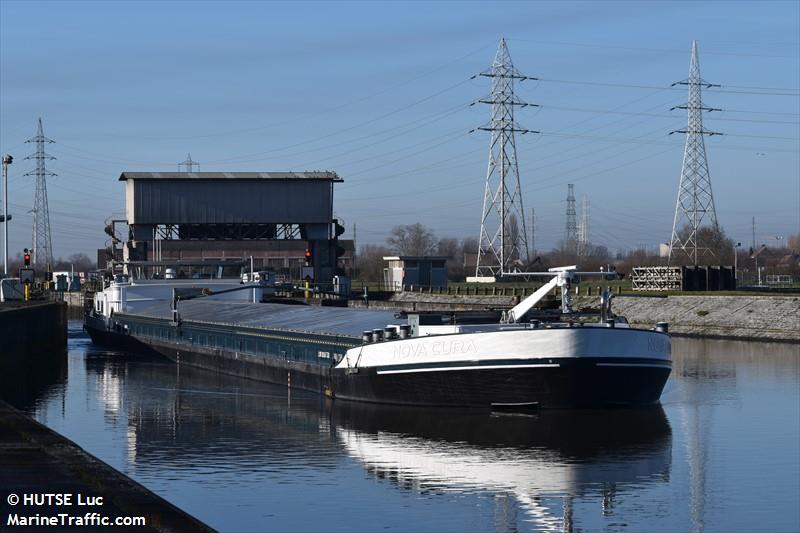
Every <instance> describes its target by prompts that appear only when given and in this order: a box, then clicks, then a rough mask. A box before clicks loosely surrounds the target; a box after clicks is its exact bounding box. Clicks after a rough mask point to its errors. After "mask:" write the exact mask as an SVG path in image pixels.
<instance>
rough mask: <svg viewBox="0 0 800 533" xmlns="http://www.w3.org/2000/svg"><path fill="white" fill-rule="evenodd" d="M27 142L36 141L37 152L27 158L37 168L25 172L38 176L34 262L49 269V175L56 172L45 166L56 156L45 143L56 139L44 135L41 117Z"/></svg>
mask: <svg viewBox="0 0 800 533" xmlns="http://www.w3.org/2000/svg"><path fill="white" fill-rule="evenodd" d="M25 142H26V143H33V142H35V143H36V153H35V154H32V155H29V156H28V157H26V158H25V159H35V160H36V170H32V171H30V172H28V173H27V174H25V176H36V197H35V200H34V204H33V205H34V207H33V264H34V266H35V267H36V268H37V269H40V270H45V268H46V269H47V270H48V271H49V270H50V266H51V265H52V264H53V240H52V237H51V234H50V208H49V207H48V205H47V177H48V176H55V175H56V174H54V173H53V172H48V171H47V168H46V167H45V161H46V160H48V159H55V157H53V156H51V155H50V154H47V153H45V151H44V145H45V143H53V142H55V141H53V140H52V139H48V138H47V137H45V136H44V132H43V130H42V119H41V118H40V119H39V129H38V130H37V132H36V136H35V137H32V138H30V139H28V140H27V141H25Z"/></svg>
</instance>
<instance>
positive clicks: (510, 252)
mask: <svg viewBox="0 0 800 533" xmlns="http://www.w3.org/2000/svg"><path fill="white" fill-rule="evenodd" d="M479 75H480V76H485V77H487V78H492V92H491V95H490V96H489V97H488V98H484V99H482V100H478V102H480V103H483V104H491V106H492V118H491V122H490V123H489V124H488V125H487V126H484V127H480V128H477V129H479V130H483V131H489V132H491V134H492V137H491V141H490V142H489V166H488V169H487V171H486V189H485V192H484V195H483V212H482V215H481V232H480V238H479V239H478V260H477V266H476V267H475V275H476V276H486V277H491V276H502V275H503V273H505V272H512V271H514V270H519V269H518V266H520V265H521V264H522V263H523V262H528V261H529V260H530V254H529V249H528V231H527V225H526V223H525V215H524V213H525V211H524V209H523V205H522V189H521V187H520V179H519V164H518V162H517V148H516V143H515V140H514V134H515V133H520V134H525V133H529V132H531V130H527V129H524V128H521V127H520V126H519V125H518V124H517V123H516V122H514V108H515V107H527V106H529V105H532V104H527V103H525V102H523V101H522V100H520V99H519V98H517V97H516V96H515V95H514V81H515V80H519V81H523V80H528V79H536V78H529V77H527V76H523V75H522V74H520V72H519V71H518V70H517V69H516V68H515V67H514V64H513V63H512V62H511V56H510V55H509V53H508V48H507V47H506V41H505V39H504V38H501V39H500V44H499V45H498V47H497V54H496V55H495V58H494V62H493V63H492V66H491V68H489V70H487V71H484V72H482V73H480V74H479ZM534 133H538V132H534ZM520 230H521V231H520Z"/></svg>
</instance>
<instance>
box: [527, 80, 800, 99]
mask: <svg viewBox="0 0 800 533" xmlns="http://www.w3.org/2000/svg"><path fill="white" fill-rule="evenodd" d="M537 79H538V81H540V82H546V83H566V84H573V85H593V86H598V87H619V88H626V89H663V90H668V91H669V90H672V91H680V90H681V89H680V88H677V87H659V86H657V85H634V84H629V83H608V82H600V81H585V80H555V79H548V78H537ZM780 90H781V91H792V92H765V91H729V90H727V89H714V91H713V92H714V93H730V94H760V95H767V96H798V95H800V92H798V89H780Z"/></svg>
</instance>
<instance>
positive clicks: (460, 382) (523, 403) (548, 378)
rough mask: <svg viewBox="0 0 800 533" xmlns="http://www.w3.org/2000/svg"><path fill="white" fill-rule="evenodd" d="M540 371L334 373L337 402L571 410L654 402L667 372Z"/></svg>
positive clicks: (587, 364)
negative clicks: (341, 399) (343, 400)
mask: <svg viewBox="0 0 800 533" xmlns="http://www.w3.org/2000/svg"><path fill="white" fill-rule="evenodd" d="M559 363H560V364H559V366H558V367H557V368H556V367H545V368H510V369H476V370H457V371H436V372H410V373H404V374H380V373H378V372H377V371H376V370H375V369H360V370H359V372H358V373H347V371H344V370H340V369H336V370H334V372H333V375H332V390H333V393H334V394H335V395H336V397H337V398H343V399H350V400H360V401H368V402H376V403H388V404H408V405H427V406H435V405H442V406H454V407H455V406H459V407H490V408H496V409H498V408H512V409H513V408H524V407H547V408H572V407H598V406H609V407H611V406H624V405H648V404H654V403H657V402H658V400H659V398H660V396H661V391H662V390H663V388H664V385H665V383H666V381H667V379H668V377H669V374H670V369H669V368H665V367H653V366H599V365H598V363H599V364H600V365H605V364H616V363H614V360H610V359H606V358H602V359H571V360H562V361H559Z"/></svg>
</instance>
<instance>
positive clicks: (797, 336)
mask: <svg viewBox="0 0 800 533" xmlns="http://www.w3.org/2000/svg"><path fill="white" fill-rule="evenodd" d="M520 298H521V296H494V295H492V296H488V295H487V296H482V295H481V296H478V295H453V294H441V295H440V294H419V293H410V292H409V293H398V294H394V295H392V296H391V297H390V298H389V299H388V300H384V301H371V302H369V304H368V305H369V307H379V308H387V309H398V310H404V311H451V310H484V309H487V308H495V309H507V308H510V307H512V306H513V305H515V304H516V303H517V302H519V300H520ZM573 301H574V304H575V307H577V308H580V307H585V306H592V307H596V306H597V305H598V300H597V297H587V296H579V297H575V298H574V300H573ZM351 305H355V306H362V305H363V303H357V302H351ZM613 309H614V312H615V313H617V314H620V315H624V316H625V317H627V318H628V320H629V321H630V322H631V323H632V324H634V325H637V326H652V325H654V324H655V323H656V322H668V323H669V325H670V332H671V333H674V334H675V335H682V336H692V337H709V338H715V337H716V338H724V339H742V340H765V341H780V342H792V343H800V297H798V296H749V295H742V296H710V295H695V296H692V295H685V296H684V295H682V296H667V297H645V296H633V295H620V296H615V298H614V300H613Z"/></svg>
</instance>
